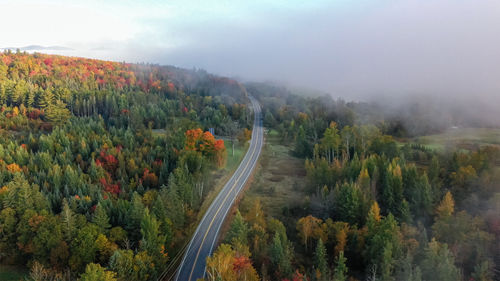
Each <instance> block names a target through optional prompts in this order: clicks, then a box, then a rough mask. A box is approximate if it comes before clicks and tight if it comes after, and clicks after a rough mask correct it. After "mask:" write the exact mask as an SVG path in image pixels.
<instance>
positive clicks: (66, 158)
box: [0, 51, 500, 281]
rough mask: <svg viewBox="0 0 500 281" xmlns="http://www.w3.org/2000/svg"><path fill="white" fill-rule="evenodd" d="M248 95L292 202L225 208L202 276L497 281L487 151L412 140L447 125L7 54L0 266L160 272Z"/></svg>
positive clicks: (38, 272)
mask: <svg viewBox="0 0 500 281" xmlns="http://www.w3.org/2000/svg"><path fill="white" fill-rule="evenodd" d="M247 91H248V92H247ZM249 94H251V95H253V96H254V97H255V98H257V99H258V100H259V102H260V103H261V105H262V109H263V123H264V126H265V129H266V131H267V134H268V136H267V137H266V138H268V137H269V138H270V135H271V134H273V135H275V136H276V138H277V139H278V140H279V143H280V145H283V146H284V147H287V148H289V150H290V153H291V155H293V157H295V158H297V159H299V160H300V161H301V163H303V164H301V165H302V167H303V169H304V171H305V172H304V175H303V178H304V186H299V187H293V189H297V192H300V193H299V194H300V196H302V198H303V199H302V200H301V202H300V204H295V205H286V206H285V205H284V206H277V207H279V208H281V213H280V214H279V215H278V216H275V217H273V216H271V215H270V214H269V213H270V212H269V211H268V210H267V209H266V207H265V206H264V205H263V204H262V203H261V202H260V200H258V199H256V200H251V201H243V202H242V203H241V204H239V205H237V206H235V209H236V211H235V212H234V215H233V216H232V217H231V220H230V221H228V227H227V231H225V234H224V235H223V237H221V243H220V245H219V246H218V248H217V249H216V250H215V252H214V253H213V255H212V256H210V257H209V258H207V267H206V270H207V274H206V276H205V280H210V281H212V280H213V281H215V280H220V281H235V280H238V281H239V280H242V281H243V280H245V281H251V280H282V281H284V280H293V281H299V280H309V281H315V280H318V281H327V280H335V281H344V280H351V281H354V280H370V281H375V280H383V281H389V280H411V281H421V280H444V281H447V280H449V281H455V280H481V281H492V280H498V278H499V277H500V269H499V268H498V264H500V216H499V214H500V147H499V145H479V144H478V145H471V146H466V147H447V148H446V149H444V150H439V149H433V148H429V147H428V146H426V145H422V144H419V143H414V142H412V141H410V140H411V138H412V137H415V136H420V135H428V134H432V133H438V132H440V131H442V130H443V129H444V128H446V127H448V126H450V125H451V123H439V122H432V120H429V118H428V114H427V113H428V112H426V111H425V110H414V111H409V112H410V113H409V114H407V115H401V116H399V117H398V116H397V115H394V114H388V113H386V111H384V110H383V108H381V107H380V105H376V104H372V103H366V102H346V101H344V100H341V99H337V100H336V99H333V98H332V97H330V96H319V97H307V96H303V95H297V94H295V93H292V92H291V91H289V90H287V89H286V88H283V87H277V86H272V85H269V84H260V83H246V84H241V83H240V82H237V81H235V80H232V79H228V78H223V77H219V76H215V75H212V74H209V73H207V72H205V71H203V70H196V69H193V70H186V69H181V68H177V67H173V66H159V65H151V64H128V63H118V62H110V61H101V60H94V59H84V58H77V57H64V56H56V55H45V54H40V53H34V54H28V53H23V52H19V51H17V52H11V51H5V52H3V53H0V104H1V109H0V134H1V136H2V137H1V138H0V181H1V183H0V264H2V265H14V266H21V267H26V268H28V273H27V275H26V277H25V280H106V281H111V280H137V281H140V280H157V278H159V277H164V274H165V272H166V269H169V268H170V269H171V268H172V267H175V266H177V263H178V259H177V258H178V256H179V255H182V253H183V250H184V249H185V248H184V247H185V245H186V243H187V242H189V239H190V235H191V234H192V233H191V230H192V228H193V227H196V224H197V219H198V217H199V215H200V213H202V212H203V209H202V205H203V203H204V202H205V201H206V200H207V194H208V193H209V192H210V190H211V188H213V187H211V186H210V184H209V182H208V180H209V178H210V175H211V173H212V172H214V171H216V170H219V169H222V168H224V166H225V164H226V161H227V159H228V157H229V156H228V154H230V151H231V149H230V148H229V147H230V145H231V144H230V143H232V142H234V140H235V139H240V140H241V143H244V142H245V141H247V140H248V139H249V137H250V132H251V129H252V128H251V124H252V120H253V116H252V115H253V114H252V112H251V111H250V110H249V108H248V106H247V104H248V95H249ZM421 109H422V108H421ZM450 116H451V117H450V118H448V119H447V120H452V121H453V120H454V118H455V115H453V114H451V115H450ZM450 122H451V121H450ZM464 125H466V124H464ZM211 128H213V131H214V133H215V136H214V135H213V134H211V133H210V132H209V129H211ZM219 136H224V139H225V141H224V139H222V138H221V137H219ZM228 142H229V143H228ZM226 147H228V148H227V149H226ZM277 168H279V167H277ZM299 176H300V175H299ZM249 188H252V186H251V185H250V187H249ZM263 196H265V195H263ZM242 197H245V195H244V194H243V195H242Z"/></svg>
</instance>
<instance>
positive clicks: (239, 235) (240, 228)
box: [225, 210, 248, 245]
mask: <svg viewBox="0 0 500 281" xmlns="http://www.w3.org/2000/svg"><path fill="white" fill-rule="evenodd" d="M225 240H226V243H232V244H234V243H237V242H239V243H241V244H243V245H247V244H248V226H247V223H246V222H245V220H244V219H243V217H242V216H241V213H240V211H239V210H237V211H236V215H235V217H234V219H233V222H232V223H231V226H230V228H229V231H228V233H227V235H226V239H225Z"/></svg>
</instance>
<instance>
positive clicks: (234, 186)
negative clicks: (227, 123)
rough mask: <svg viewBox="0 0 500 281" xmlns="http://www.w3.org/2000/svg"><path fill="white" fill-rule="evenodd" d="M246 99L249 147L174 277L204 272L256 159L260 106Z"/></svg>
mask: <svg viewBox="0 0 500 281" xmlns="http://www.w3.org/2000/svg"><path fill="white" fill-rule="evenodd" d="M250 101H251V102H252V107H253V111H254V113H255V114H254V116H255V117H254V125H253V131H252V139H251V141H250V147H249V148H248V151H247V153H246V155H245V157H244V158H243V160H242V161H241V163H240V165H239V167H238V169H236V171H235V172H234V174H233V176H232V177H231V178H230V179H229V181H228V182H227V183H226V185H225V186H224V188H223V189H222V191H221V192H220V193H219V194H218V195H217V197H216V198H215V200H214V201H213V202H212V205H210V207H209V208H208V210H207V212H206V213H205V215H204V216H203V219H202V220H201V222H200V224H199V225H198V228H197V229H196V231H195V233H194V235H193V237H192V238H191V242H190V243H189V246H188V248H187V251H186V253H185V254H184V257H183V259H182V262H181V264H180V266H179V268H178V270H177V274H176V275H175V280H176V281H196V279H198V278H202V277H204V276H205V264H206V258H207V257H208V256H210V255H211V254H212V252H213V250H214V247H215V243H216V241H217V237H218V234H219V230H220V228H221V226H222V223H223V222H224V219H225V218H226V215H227V213H228V212H229V210H230V209H231V206H232V205H233V203H234V200H235V199H236V197H237V196H238V194H239V193H240V191H241V190H242V189H243V187H244V186H245V183H246V181H247V180H248V177H249V176H250V174H251V173H252V171H253V169H254V168H255V165H256V163H257V160H258V159H259V155H260V152H261V149H262V144H263V142H264V139H263V130H262V121H261V109H260V105H259V103H258V102H257V101H256V100H255V99H254V98H253V97H250Z"/></svg>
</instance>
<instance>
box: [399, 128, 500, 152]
mask: <svg viewBox="0 0 500 281" xmlns="http://www.w3.org/2000/svg"><path fill="white" fill-rule="evenodd" d="M409 142H413V143H418V144H422V145H425V146H426V147H428V148H429V149H434V150H441V151H442V150H446V149H448V148H454V147H458V148H460V149H464V150H473V149H476V148H478V147H481V146H484V145H495V146H500V129H489V128H450V129H448V130H447V131H446V132H444V133H441V134H436V135H429V136H422V137H417V138H413V139H410V140H409Z"/></svg>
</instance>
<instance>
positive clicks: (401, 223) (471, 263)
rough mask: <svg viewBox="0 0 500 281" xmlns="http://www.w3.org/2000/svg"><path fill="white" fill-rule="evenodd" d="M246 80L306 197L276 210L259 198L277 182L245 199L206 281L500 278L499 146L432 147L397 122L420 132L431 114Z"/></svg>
mask: <svg viewBox="0 0 500 281" xmlns="http://www.w3.org/2000/svg"><path fill="white" fill-rule="evenodd" d="M246 88H247V90H248V91H249V93H251V94H252V95H254V96H255V97H257V98H258V99H259V100H260V102H261V104H262V105H263V113H264V126H265V127H266V129H268V131H269V133H268V137H267V138H268V139H270V138H271V136H270V135H271V134H274V135H276V137H277V139H278V140H279V143H280V144H281V145H283V146H285V147H289V148H290V152H291V153H292V154H293V155H294V157H296V158H298V159H301V160H300V161H302V163H303V168H304V170H305V174H304V182H305V184H304V185H305V186H294V187H291V189H294V190H296V192H298V194H299V197H300V198H302V199H299V203H296V204H294V205H289V204H284V205H283V206H273V207H278V208H279V207H281V213H280V214H279V215H277V216H276V217H272V216H270V215H269V214H268V209H266V207H265V206H264V205H263V204H262V202H261V201H262V200H261V199H262V197H267V196H271V197H272V196H276V195H273V194H275V193H276V192H274V188H273V187H272V186H271V187H266V188H268V190H271V192H270V193H265V194H262V195H261V197H260V199H259V197H257V198H252V199H251V200H249V201H246V202H245V198H244V199H243V202H242V203H241V204H240V205H239V206H237V207H238V208H237V209H236V211H235V214H234V216H233V218H232V220H231V222H230V224H229V227H228V230H227V232H226V233H225V235H224V238H223V239H222V244H221V245H220V246H219V248H218V249H217V250H216V251H215V253H214V254H213V255H212V256H211V257H209V258H208V259H207V276H206V278H205V280H210V281H212V280H283V281H285V280H293V281H299V280H300V281H302V280H311V281H312V280H318V281H322V280H324V281H326V280H334V281H344V280H351V281H354V280H369V281H375V280H383V281H389V280H411V281H422V280H440V281H447V280H449V281H456V280H481V281H493V280H498V279H499V278H500V268H499V267H498V265H499V264H500V227H499V226H500V215H499V214H500V146H499V145H498V144H497V145H495V144H493V145H473V146H469V147H449V148H447V149H445V150H436V149H431V148H429V147H427V146H425V145H421V144H417V143H412V142H410V141H407V140H408V139H407V138H402V137H401V132H402V130H398V128H399V129H401V128H404V127H402V126H401V124H404V123H405V122H406V124H409V123H408V121H410V122H412V124H414V125H416V127H419V128H422V131H420V132H421V134H425V133H427V134H429V133H430V132H435V131H439V130H440V128H439V127H433V126H434V125H435V124H432V123H431V124H426V123H425V120H426V118H427V116H423V115H418V114H415V115H413V116H411V115H410V117H412V118H413V120H410V119H405V118H406V117H404V116H402V117H401V118H399V119H394V118H384V112H380V111H377V109H380V107H378V106H376V105H373V104H370V103H352V102H348V103H346V102H345V101H343V100H334V99H333V98H331V97H322V96H321V97H304V96H300V95H296V94H294V93H292V92H291V91H289V90H287V89H285V88H282V87H277V86H273V85H268V84H259V83H251V84H247V85H246ZM360 109H361V110H360ZM385 117H386V116H385ZM396 132H397V133H396ZM406 132H408V131H406ZM405 136H407V134H405ZM272 154H273V155H274V154H275V152H272ZM276 168H277V169H283V168H282V167H276ZM292 173H293V172H292ZM282 174H284V173H283V172H280V174H279V175H282ZM276 178H278V177H276ZM278 179H279V178H278ZM278 179H272V180H271V181H269V182H268V183H270V184H271V185H273V184H275V185H277V183H273V182H272V181H275V182H276V181H279V180H278ZM250 188H258V187H254V186H253V185H252V186H250ZM259 190H260V189H259ZM245 196H246V195H243V197H245ZM269 201H271V202H273V199H270V200H269ZM275 201H276V202H279V200H275ZM270 204H271V205H272V204H273V203H270Z"/></svg>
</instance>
